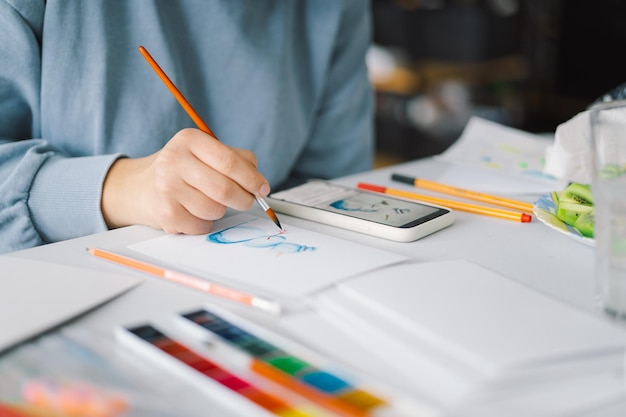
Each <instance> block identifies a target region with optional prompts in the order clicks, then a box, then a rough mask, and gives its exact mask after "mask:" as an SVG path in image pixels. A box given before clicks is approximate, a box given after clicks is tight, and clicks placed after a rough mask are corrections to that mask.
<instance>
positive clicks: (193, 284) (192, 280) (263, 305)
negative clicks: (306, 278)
mask: <svg viewBox="0 0 626 417" xmlns="http://www.w3.org/2000/svg"><path fill="white" fill-rule="evenodd" d="M87 252H89V254H90V255H93V256H95V257H96V258H100V259H104V260H106V261H109V262H113V263H115V264H118V265H121V266H125V267H127V268H131V269H135V270H137V271H141V272H145V273H147V274H150V275H154V276H156V277H159V278H163V279H166V280H168V281H171V282H175V283H177V284H181V285H184V286H186V287H189V288H193V289H195V290H199V291H204V292H206V293H209V294H213V295H216V296H218V297H221V298H225V299H228V300H231V301H235V302H237V303H241V304H245V305H248V306H250V307H255V308H259V309H261V310H265V311H267V312H270V313H274V314H278V313H280V311H281V306H280V304H278V303H277V302H276V301H273V300H267V299H264V298H261V297H258V296H256V295H252V294H248V293H245V292H243V291H239V290H236V289H233V288H228V287H225V286H223V285H218V284H215V283H212V282H209V281H207V280H205V279H203V278H198V277H194V276H192V275H187V274H183V273H182V272H176V271H172V270H170V269H166V268H162V267H160V266H157V265H153V264H150V263H148V262H143V261H140V260H138V259H133V258H129V257H127V256H122V255H120V254H117V253H114V252H110V251H107V250H104V249H99V248H88V249H87Z"/></svg>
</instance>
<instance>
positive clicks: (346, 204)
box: [329, 198, 411, 220]
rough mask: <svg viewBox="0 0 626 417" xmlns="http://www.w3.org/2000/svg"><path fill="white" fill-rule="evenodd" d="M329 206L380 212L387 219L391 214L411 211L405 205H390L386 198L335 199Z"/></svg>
mask: <svg viewBox="0 0 626 417" xmlns="http://www.w3.org/2000/svg"><path fill="white" fill-rule="evenodd" d="M329 205H330V206H331V207H333V208H335V209H337V210H343V211H353V212H361V213H381V214H383V215H384V216H385V220H389V217H390V216H391V215H392V214H407V213H410V212H411V209H410V208H406V207H404V208H403V207H392V206H390V205H389V202H387V201H386V200H381V201H379V202H377V203H369V202H367V203H366V202H361V201H358V200H356V199H353V200H350V199H349V198H346V199H343V200H337V201H334V202H332V203H330V204H329Z"/></svg>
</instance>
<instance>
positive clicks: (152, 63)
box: [139, 46, 284, 231]
mask: <svg viewBox="0 0 626 417" xmlns="http://www.w3.org/2000/svg"><path fill="white" fill-rule="evenodd" d="M139 52H140V53H141V55H142V56H143V57H144V58H145V59H146V61H148V64H150V66H151V67H152V69H153V70H154V72H156V73H157V75H158V76H159V78H160V79H161V81H163V83H164V84H165V86H166V87H167V88H168V89H169V90H170V92H171V93H172V94H173V95H174V97H175V98H176V100H177V101H178V103H179V104H180V105H181V106H182V107H183V109H185V112H187V114H188V115H189V117H191V120H193V122H194V123H195V124H196V126H198V129H200V130H201V131H203V132H204V133H206V134H208V135H211V136H213V137H214V138H215V139H216V140H219V139H218V138H217V135H216V134H215V133H213V131H212V130H211V128H209V126H207V124H206V123H204V120H202V118H201V117H200V115H199V114H198V112H196V110H195V109H194V108H193V107H192V106H191V104H189V101H187V99H186V98H185V96H183V94H182V93H181V92H180V90H179V89H178V88H176V86H175V85H174V83H173V82H172V80H170V78H169V77H168V76H167V74H165V72H164V71H163V70H162V69H161V67H160V66H159V64H157V62H156V61H155V60H154V58H152V56H151V55H150V53H149V52H148V51H147V50H146V48H144V47H143V46H140V47H139ZM254 198H255V200H256V202H257V203H259V205H260V206H261V208H262V209H263V211H265V214H267V217H269V218H270V219H271V220H272V221H273V222H274V224H275V225H276V226H278V228H279V229H280V230H281V231H282V230H284V229H283V227H282V226H281V225H280V221H278V216H276V213H274V210H272V208H271V207H270V206H269V205H268V204H267V202H266V201H265V200H263V198H262V197H259V196H257V195H255V196H254Z"/></svg>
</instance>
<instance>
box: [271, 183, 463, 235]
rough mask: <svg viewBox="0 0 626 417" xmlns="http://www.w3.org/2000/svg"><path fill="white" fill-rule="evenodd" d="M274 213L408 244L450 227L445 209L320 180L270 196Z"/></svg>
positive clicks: (449, 212) (450, 216)
mask: <svg viewBox="0 0 626 417" xmlns="http://www.w3.org/2000/svg"><path fill="white" fill-rule="evenodd" d="M267 202H268V203H269V205H270V206H271V207H272V209H274V210H275V211H277V212H279V213H284V214H288V215H291V216H295V217H301V218H303V219H308V220H313V221H316V222H319V223H324V224H329V225H332V226H337V227H341V228H344V229H348V230H354V231H357V232H361V233H365V234H368V235H372V236H378V237H382V238H385V239H389V240H395V241H398V242H411V241H414V240H417V239H419V238H422V237H424V236H426V235H429V234H431V233H434V232H436V231H438V230H441V229H443V228H444V227H447V226H450V225H451V224H452V223H454V219H455V217H454V213H453V212H452V211H451V210H450V209H447V208H444V207H437V206H433V205H428V204H423V203H418V202H413V201H407V200H402V199H400V198H393V197H388V196H386V195H384V194H378V193H373V192H368V191H364V190H360V189H356V188H350V187H346V186H343V185H339V184H335V183H332V182H329V181H323V180H311V181H308V182H306V183H304V184H302V185H299V186H297V187H294V188H290V189H288V190H284V191H279V192H276V193H273V194H270V195H269V196H268V197H267Z"/></svg>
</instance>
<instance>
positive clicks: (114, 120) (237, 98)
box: [0, 0, 373, 252]
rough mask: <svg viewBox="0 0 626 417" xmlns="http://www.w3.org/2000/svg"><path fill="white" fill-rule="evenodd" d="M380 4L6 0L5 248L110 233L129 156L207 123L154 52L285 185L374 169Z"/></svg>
mask: <svg viewBox="0 0 626 417" xmlns="http://www.w3.org/2000/svg"><path fill="white" fill-rule="evenodd" d="M369 18H370V16H369V3H368V1H366V0H308V1H307V0H293V1H290V0H248V1H246V0H176V1H172V0H162V1H159V0H88V1H68V0H48V1H47V2H44V1H43V0H0V252H8V251H12V250H17V249H22V248H27V247H32V246H36V245H39V244H42V243H45V242H53V241H58V240H63V239H68V238H72V237H77V236H82V235H86V234H91V233H96V232H102V231H105V230H106V224H105V223H104V220H103V218H102V213H101V209H100V200H101V193H102V184H103V181H104V178H105V176H106V173H107V171H108V169H109V167H110V166H111V164H112V163H113V162H114V161H115V160H116V159H117V158H119V157H120V156H121V155H125V156H129V157H140V156H146V155H149V154H152V153H154V152H156V151H158V150H159V149H160V148H162V147H163V145H164V144H165V143H166V142H167V141H168V140H169V139H170V138H171V137H172V136H173V135H174V134H175V133H176V132H177V131H178V130H180V129H182V128H185V127H194V124H193V122H192V121H191V119H190V118H189V116H188V115H187V114H186V113H185V112H184V110H183V109H182V108H181V107H180V106H179V104H178V103H177V102H176V101H175V99H174V97H173V96H172V94H171V93H170V92H169V91H168V90H167V89H166V87H165V86H164V85H163V84H162V82H161V81H160V80H159V78H158V77H157V76H156V74H155V73H154V72H153V71H152V69H151V68H150V67H149V65H148V64H147V63H146V62H145V61H144V59H143V58H142V57H141V55H140V54H139V52H138V51H137V48H138V46H139V45H144V46H145V47H146V48H147V49H148V51H150V53H151V54H152V56H153V57H154V58H155V59H156V60H157V62H159V64H160V65H161V67H162V68H163V69H164V70H165V72H166V73H167V74H168V75H169V76H170V78H171V79H172V81H173V82H174V83H175V84H176V85H177V86H178V88H179V89H180V90H181V91H182V92H183V94H184V95H185V96H186V97H187V99H188V100H189V101H190V102H191V104H192V105H193V106H194V108H195V109H196V110H197V111H198V113H199V114H200V115H201V116H202V117H203V119H204V120H205V121H206V122H207V124H208V125H209V126H211V129H212V130H213V131H214V132H215V133H216V134H217V136H218V137H219V138H220V140H221V141H222V142H224V143H227V144H228V145H231V146H233V147H238V148H246V149H250V150H252V151H253V152H254V153H255V154H256V156H257V158H258V160H259V171H260V172H261V173H262V174H263V175H264V176H265V177H266V178H267V179H268V180H269V181H270V184H271V185H272V187H273V188H274V190H276V189H278V188H280V187H281V186H285V185H288V184H290V183H291V182H293V181H298V180H303V179H306V178H311V177H318V178H332V177H337V176H341V175H347V174H351V173H355V172H358V171H362V170H367V169H370V167H371V162H372V153H373V137H372V136H373V135H372V94H371V88H370V85H369V82H368V79H367V71H366V67H365V60H364V57H365V52H366V49H367V47H368V45H369V42H370V20H369Z"/></svg>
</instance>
